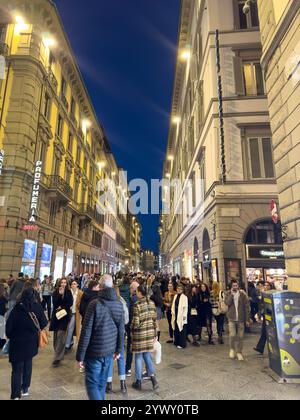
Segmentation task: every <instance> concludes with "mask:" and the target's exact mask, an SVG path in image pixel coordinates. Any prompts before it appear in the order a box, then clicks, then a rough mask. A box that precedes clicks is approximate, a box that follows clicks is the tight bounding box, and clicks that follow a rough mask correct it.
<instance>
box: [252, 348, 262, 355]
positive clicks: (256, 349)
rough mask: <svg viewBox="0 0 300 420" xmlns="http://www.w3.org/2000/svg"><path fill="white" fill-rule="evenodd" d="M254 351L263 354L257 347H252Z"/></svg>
mask: <svg viewBox="0 0 300 420" xmlns="http://www.w3.org/2000/svg"><path fill="white" fill-rule="evenodd" d="M253 350H254V351H256V352H257V353H259V354H260V355H261V356H263V355H264V353H263V352H261V351H260V350H259V349H258V348H257V347H254V349H253Z"/></svg>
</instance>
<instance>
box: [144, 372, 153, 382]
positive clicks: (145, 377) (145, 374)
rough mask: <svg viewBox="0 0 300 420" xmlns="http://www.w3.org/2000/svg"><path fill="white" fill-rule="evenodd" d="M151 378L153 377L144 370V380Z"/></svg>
mask: <svg viewBox="0 0 300 420" xmlns="http://www.w3.org/2000/svg"><path fill="white" fill-rule="evenodd" d="M150 379H151V377H150V376H149V375H148V373H147V372H144V373H143V380H144V381H150Z"/></svg>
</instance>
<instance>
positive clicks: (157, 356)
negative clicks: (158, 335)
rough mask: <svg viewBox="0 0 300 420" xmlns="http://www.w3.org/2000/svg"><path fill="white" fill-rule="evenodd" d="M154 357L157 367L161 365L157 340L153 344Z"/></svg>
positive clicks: (159, 346)
mask: <svg viewBox="0 0 300 420" xmlns="http://www.w3.org/2000/svg"><path fill="white" fill-rule="evenodd" d="M154 355H155V363H156V364H157V365H159V364H160V363H161V344H160V342H159V341H157V340H156V341H155V343H154Z"/></svg>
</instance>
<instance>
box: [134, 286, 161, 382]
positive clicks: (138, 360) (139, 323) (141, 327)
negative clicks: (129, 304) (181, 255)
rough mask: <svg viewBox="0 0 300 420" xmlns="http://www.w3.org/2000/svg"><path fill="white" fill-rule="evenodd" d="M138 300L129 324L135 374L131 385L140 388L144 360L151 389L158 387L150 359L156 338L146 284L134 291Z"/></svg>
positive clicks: (153, 306) (154, 318)
mask: <svg viewBox="0 0 300 420" xmlns="http://www.w3.org/2000/svg"><path fill="white" fill-rule="evenodd" d="M136 296H137V299H138V301H137V302H136V303H135V305H134V308H133V319H132V324H131V335H132V353H134V354H135V375H136V381H135V382H134V383H133V384H132V387H133V388H134V389H137V390H141V389H142V373H143V372H142V367H143V360H144V362H145V365H146V368H147V373H148V375H149V376H150V379H151V382H152V386H153V389H157V388H158V387H159V385H158V383H157V380H156V377H155V369H154V364H153V360H152V354H151V353H153V351H154V342H155V340H156V337H157V335H156V318H157V315H156V308H155V305H154V303H153V302H152V301H151V300H150V299H149V295H148V288H147V286H139V287H138V288H137V291H136Z"/></svg>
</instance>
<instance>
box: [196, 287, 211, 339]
mask: <svg viewBox="0 0 300 420" xmlns="http://www.w3.org/2000/svg"><path fill="white" fill-rule="evenodd" d="M198 314H199V324H200V334H199V336H200V340H201V336H202V328H207V333H208V339H209V340H208V344H210V345H214V344H215V343H214V342H213V339H212V336H213V331H212V315H213V314H212V306H211V302H210V291H209V288H208V286H207V285H206V284H204V283H202V284H201V286H200V291H199V294H198Z"/></svg>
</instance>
